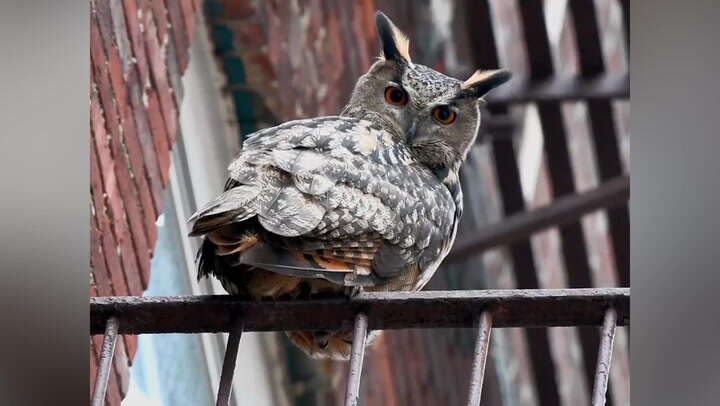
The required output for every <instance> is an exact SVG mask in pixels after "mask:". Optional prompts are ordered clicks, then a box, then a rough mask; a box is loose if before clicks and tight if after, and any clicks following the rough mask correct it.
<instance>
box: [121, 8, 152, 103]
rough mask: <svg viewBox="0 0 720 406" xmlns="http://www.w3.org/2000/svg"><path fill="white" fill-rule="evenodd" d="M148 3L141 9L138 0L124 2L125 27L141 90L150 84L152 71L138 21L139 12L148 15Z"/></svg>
mask: <svg viewBox="0 0 720 406" xmlns="http://www.w3.org/2000/svg"><path fill="white" fill-rule="evenodd" d="M146 3H147V1H145V2H144V3H143V6H141V8H138V6H137V3H136V0H123V6H124V7H125V25H126V26H127V29H128V33H129V37H130V43H131V44H132V48H133V54H134V55H135V60H136V63H135V66H136V67H137V71H138V73H139V74H140V83H141V84H142V86H141V87H140V88H141V89H142V88H143V87H144V86H145V85H146V84H148V85H149V83H150V69H149V68H148V63H147V58H146V56H145V40H144V38H143V35H142V32H141V31H140V21H138V18H137V15H138V10H141V12H142V13H143V14H145V13H146V11H145V10H146V9H147V7H146V6H144V4H146Z"/></svg>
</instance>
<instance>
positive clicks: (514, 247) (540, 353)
mask: <svg viewBox="0 0 720 406" xmlns="http://www.w3.org/2000/svg"><path fill="white" fill-rule="evenodd" d="M467 12H468V13H469V14H470V15H471V16H470V19H469V21H472V23H471V24H469V29H470V33H469V34H470V45H471V49H472V54H471V57H472V62H473V64H474V65H475V66H478V67H483V68H485V69H487V68H493V67H496V66H499V60H498V55H497V47H496V44H495V34H494V32H493V29H492V27H493V22H492V19H491V12H490V4H489V2H488V0H481V1H477V2H474V4H473V7H467ZM501 87H502V86H501ZM497 90H500V89H497ZM488 107H489V109H490V111H491V112H492V113H493V114H508V109H507V106H505V105H490V106H488ZM513 142H514V140H512V139H496V140H493V142H492V153H493V159H494V161H495V167H496V168H497V170H496V173H497V183H498V186H499V188H500V194H501V196H502V204H503V212H504V215H505V217H509V216H511V215H513V214H516V213H520V212H523V211H525V200H524V197H523V194H522V184H521V183H520V174H519V170H518V165H517V158H516V154H515V146H514V144H513ZM509 248H510V250H509V251H510V256H511V259H512V265H513V269H514V271H515V280H516V283H517V287H518V288H520V289H537V288H538V287H540V285H539V281H538V277H537V271H536V267H535V259H534V258H533V253H532V247H531V246H530V240H528V239H524V240H519V241H516V242H514V243H513V244H511V245H510V247H509ZM495 322H496V323H497V322H498V320H497V319H496V320H495ZM525 335H526V338H527V344H528V352H529V356H530V360H531V368H532V375H533V378H534V380H535V388H536V393H537V394H538V400H539V403H540V404H541V405H542V406H547V405H553V406H555V405H558V404H560V394H559V392H558V385H557V381H556V378H555V376H556V374H555V364H554V362H553V359H552V354H551V353H550V341H549V338H548V335H547V331H546V330H532V329H528V330H525Z"/></svg>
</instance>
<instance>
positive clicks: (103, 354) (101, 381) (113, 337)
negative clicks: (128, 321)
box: [91, 317, 120, 406]
mask: <svg viewBox="0 0 720 406" xmlns="http://www.w3.org/2000/svg"><path fill="white" fill-rule="evenodd" d="M119 326H120V322H119V321H118V319H117V317H110V318H109V319H108V321H107V324H106V325H105V337H104V338H103V344H102V350H100V362H99V363H98V364H99V365H98V372H97V379H96V380H95V389H94V391H93V397H92V403H91V405H92V406H103V405H104V404H105V393H106V392H107V386H108V380H109V379H110V369H111V368H112V360H113V355H114V354H115V343H117V338H118V327H119Z"/></svg>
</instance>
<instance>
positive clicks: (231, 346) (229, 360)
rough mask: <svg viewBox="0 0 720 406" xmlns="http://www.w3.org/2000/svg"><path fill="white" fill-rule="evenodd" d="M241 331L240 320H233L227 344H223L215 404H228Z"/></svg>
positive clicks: (226, 405)
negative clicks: (223, 357) (221, 364)
mask: <svg viewBox="0 0 720 406" xmlns="http://www.w3.org/2000/svg"><path fill="white" fill-rule="evenodd" d="M242 332H243V322H242V320H240V319H238V320H235V322H234V324H233V326H232V329H231V330H230V335H229V336H228V341H227V345H226V346H225V359H224V360H223V366H222V373H221V375H220V386H218V394H217V401H216V403H215V405H216V406H228V405H229V404H230V391H231V389H232V382H233V375H234V374H235V363H236V362H237V354H238V349H239V348H240V338H241V337H242Z"/></svg>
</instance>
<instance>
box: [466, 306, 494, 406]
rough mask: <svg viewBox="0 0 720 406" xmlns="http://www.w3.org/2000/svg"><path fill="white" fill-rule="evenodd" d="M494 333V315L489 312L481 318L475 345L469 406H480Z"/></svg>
mask: <svg viewBox="0 0 720 406" xmlns="http://www.w3.org/2000/svg"><path fill="white" fill-rule="evenodd" d="M491 331H492V315H491V314H490V312H488V311H484V312H482V314H480V318H479V326H478V336H477V341H476V343H475V357H474V360H473V369H472V378H470V395H469V396H468V406H478V405H480V398H481V397H482V385H483V378H484V377H485V361H486V360H487V354H488V348H489V346H490V332H491Z"/></svg>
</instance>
